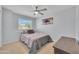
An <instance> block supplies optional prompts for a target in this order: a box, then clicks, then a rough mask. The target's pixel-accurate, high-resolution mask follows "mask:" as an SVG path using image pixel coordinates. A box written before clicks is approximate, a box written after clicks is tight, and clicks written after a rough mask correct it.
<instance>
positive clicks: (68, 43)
mask: <svg viewBox="0 0 79 59" xmlns="http://www.w3.org/2000/svg"><path fill="white" fill-rule="evenodd" d="M53 48H54V53H55V54H79V45H78V43H77V42H76V39H75V38H69V37H61V38H60V39H59V40H58V41H57V42H56V43H55V44H54V45H53Z"/></svg>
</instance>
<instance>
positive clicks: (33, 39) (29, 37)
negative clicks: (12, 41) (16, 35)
mask: <svg viewBox="0 0 79 59" xmlns="http://www.w3.org/2000/svg"><path fill="white" fill-rule="evenodd" d="M21 41H22V42H24V43H25V44H26V45H27V46H28V48H30V51H29V53H36V52H37V50H38V49H39V48H41V47H42V46H43V45H44V44H46V43H48V42H51V41H52V39H51V38H50V36H49V35H48V34H46V33H41V32H35V33H32V34H28V33H26V34H22V35H21Z"/></svg>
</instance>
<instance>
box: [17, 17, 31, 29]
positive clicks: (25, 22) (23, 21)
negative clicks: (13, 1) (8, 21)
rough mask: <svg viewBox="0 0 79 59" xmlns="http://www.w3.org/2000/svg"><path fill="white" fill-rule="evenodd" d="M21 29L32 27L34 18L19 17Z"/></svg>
mask: <svg viewBox="0 0 79 59" xmlns="http://www.w3.org/2000/svg"><path fill="white" fill-rule="evenodd" d="M18 23H19V29H22V30H24V29H32V20H28V19H26V18H19V21H18Z"/></svg>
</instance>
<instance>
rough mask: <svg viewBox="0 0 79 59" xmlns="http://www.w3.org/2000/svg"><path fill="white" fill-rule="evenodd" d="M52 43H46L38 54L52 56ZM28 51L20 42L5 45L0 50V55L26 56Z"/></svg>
mask: <svg viewBox="0 0 79 59" xmlns="http://www.w3.org/2000/svg"><path fill="white" fill-rule="evenodd" d="M52 46H53V43H48V44H46V45H44V46H43V47H42V48H41V49H39V51H38V54H52V53H54V50H53V48H52ZM28 51H29V49H28V48H27V46H26V45H24V44H23V43H21V42H19V41H18V42H14V43H10V44H6V45H4V46H3V47H1V48H0V54H27V53H28Z"/></svg>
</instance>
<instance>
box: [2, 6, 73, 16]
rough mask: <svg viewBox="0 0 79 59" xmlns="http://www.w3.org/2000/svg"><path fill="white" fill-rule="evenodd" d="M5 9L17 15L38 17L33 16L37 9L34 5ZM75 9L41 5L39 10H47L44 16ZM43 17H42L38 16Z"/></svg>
mask: <svg viewBox="0 0 79 59" xmlns="http://www.w3.org/2000/svg"><path fill="white" fill-rule="evenodd" d="M3 7H4V8H7V9H10V10H12V11H13V12H15V13H19V14H22V15H26V16H31V17H36V16H35V15H33V10H34V9H35V8H34V7H35V6H33V5H3ZM71 7H74V6H73V5H39V9H43V8H47V11H44V12H43V13H44V14H48V13H56V12H59V11H62V10H65V9H68V8H71ZM38 16H41V15H38Z"/></svg>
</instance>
